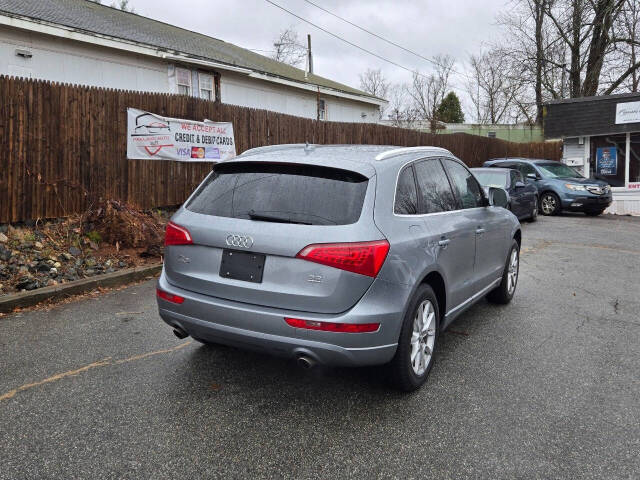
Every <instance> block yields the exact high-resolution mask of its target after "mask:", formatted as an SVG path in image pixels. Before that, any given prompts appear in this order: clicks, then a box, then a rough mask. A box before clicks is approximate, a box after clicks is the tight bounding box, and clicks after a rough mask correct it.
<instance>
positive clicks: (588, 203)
mask: <svg viewBox="0 0 640 480" xmlns="http://www.w3.org/2000/svg"><path fill="white" fill-rule="evenodd" d="M612 201H613V198H612V196H611V194H608V195H584V194H569V193H566V194H564V196H563V198H562V209H563V210H568V211H572V212H586V211H598V210H604V209H605V208H607V207H608V206H609V205H611V202H612Z"/></svg>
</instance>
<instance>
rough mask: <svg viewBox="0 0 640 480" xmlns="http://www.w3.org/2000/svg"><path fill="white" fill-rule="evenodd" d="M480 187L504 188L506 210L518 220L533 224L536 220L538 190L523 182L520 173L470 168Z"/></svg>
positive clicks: (508, 169) (508, 170) (499, 169)
mask: <svg viewBox="0 0 640 480" xmlns="http://www.w3.org/2000/svg"><path fill="white" fill-rule="evenodd" d="M471 171H472V172H473V174H474V175H475V176H476V178H477V179H478V181H479V182H480V185H482V186H483V187H484V188H485V189H486V188H489V187H499V188H504V189H505V190H506V191H507V193H508V194H509V204H508V206H507V208H508V209H509V210H511V212H512V213H513V214H514V215H515V216H516V217H518V219H519V220H525V219H526V220H529V221H531V222H535V221H536V219H537V218H538V189H537V188H536V186H535V185H534V184H533V182H529V183H527V182H525V180H524V178H523V176H522V173H520V172H519V171H518V170H514V169H512V168H472V169H471Z"/></svg>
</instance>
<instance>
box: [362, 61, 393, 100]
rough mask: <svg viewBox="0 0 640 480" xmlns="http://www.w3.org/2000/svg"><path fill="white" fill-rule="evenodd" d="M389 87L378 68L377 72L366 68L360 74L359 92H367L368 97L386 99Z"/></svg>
mask: <svg viewBox="0 0 640 480" xmlns="http://www.w3.org/2000/svg"><path fill="white" fill-rule="evenodd" d="M389 87H390V84H389V81H388V80H387V79H386V78H385V76H384V74H383V73H382V70H381V69H379V68H378V69H377V70H373V69H371V68H368V69H367V70H366V71H365V72H364V73H361V74H360V90H363V91H365V92H367V93H368V94H369V95H373V96H374V97H378V98H385V99H386V97H387V93H388V92H389Z"/></svg>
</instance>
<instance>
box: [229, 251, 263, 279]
mask: <svg viewBox="0 0 640 480" xmlns="http://www.w3.org/2000/svg"><path fill="white" fill-rule="evenodd" d="M264 261H265V255H263V254H261V253H253V252H243V251H239V250H229V249H224V250H223V251H222V261H221V262H220V276H221V277H223V278H231V279H233V280H242V281H243V282H253V283H262V272H263V271H264Z"/></svg>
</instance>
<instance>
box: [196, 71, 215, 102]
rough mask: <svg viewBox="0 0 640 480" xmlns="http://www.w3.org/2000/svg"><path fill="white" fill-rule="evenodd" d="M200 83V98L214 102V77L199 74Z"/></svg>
mask: <svg viewBox="0 0 640 480" xmlns="http://www.w3.org/2000/svg"><path fill="white" fill-rule="evenodd" d="M198 83H199V84H200V98H203V99H205V100H213V99H214V95H213V75H209V74H206V73H200V74H198Z"/></svg>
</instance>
